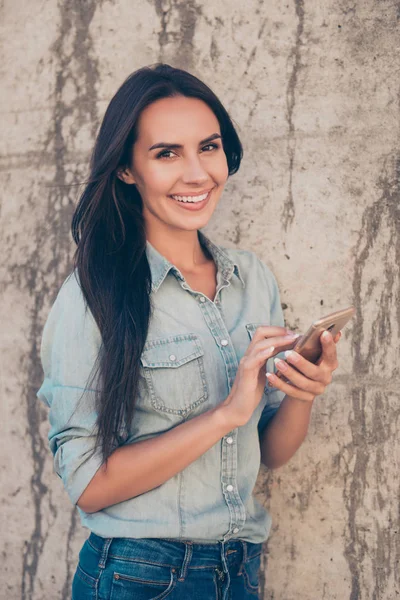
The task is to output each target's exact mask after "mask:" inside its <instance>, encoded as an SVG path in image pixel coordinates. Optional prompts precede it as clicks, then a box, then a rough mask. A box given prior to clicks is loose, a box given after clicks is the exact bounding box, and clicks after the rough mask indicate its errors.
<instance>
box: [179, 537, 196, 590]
mask: <svg viewBox="0 0 400 600" xmlns="http://www.w3.org/2000/svg"><path fill="white" fill-rule="evenodd" d="M184 544H185V556H184V559H183V563H182V567H181V570H180V573H179V576H178V581H185V578H186V576H187V571H188V568H189V564H190V561H191V560H192V554H193V545H192V544H191V542H184Z"/></svg>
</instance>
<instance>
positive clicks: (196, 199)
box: [171, 190, 211, 204]
mask: <svg viewBox="0 0 400 600" xmlns="http://www.w3.org/2000/svg"><path fill="white" fill-rule="evenodd" d="M210 193H211V190H209V191H208V192H203V193H202V194H198V195H196V196H195V195H193V194H192V195H182V196H181V195H178V194H174V195H173V196H171V198H173V199H174V200H177V201H178V202H185V203H186V202H189V203H190V204H198V203H200V202H204V200H206V198H207V197H208V196H209V195H210Z"/></svg>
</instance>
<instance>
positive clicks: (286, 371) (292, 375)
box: [274, 358, 326, 396]
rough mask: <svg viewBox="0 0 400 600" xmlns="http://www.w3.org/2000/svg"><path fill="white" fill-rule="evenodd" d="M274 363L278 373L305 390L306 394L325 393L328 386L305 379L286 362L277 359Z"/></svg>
mask: <svg viewBox="0 0 400 600" xmlns="http://www.w3.org/2000/svg"><path fill="white" fill-rule="evenodd" d="M274 362H275V365H276V368H277V369H278V371H279V372H280V373H282V374H283V375H284V376H285V377H286V378H287V379H289V380H290V382H291V383H293V385H295V386H296V387H297V388H299V389H301V390H305V391H306V392H311V393H312V394H314V395H315V396H317V395H319V394H323V393H324V391H325V387H326V385H325V384H324V383H322V382H321V381H316V380H314V379H309V378H308V377H305V376H304V375H302V374H301V373H299V372H298V371H296V369H293V367H290V366H289V365H288V364H287V363H286V362H285V361H284V360H280V359H279V358H276V359H275V361H274Z"/></svg>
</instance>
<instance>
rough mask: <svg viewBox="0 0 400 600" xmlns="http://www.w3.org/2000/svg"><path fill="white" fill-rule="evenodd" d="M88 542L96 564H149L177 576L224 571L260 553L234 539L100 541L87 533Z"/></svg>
mask: <svg viewBox="0 0 400 600" xmlns="http://www.w3.org/2000/svg"><path fill="white" fill-rule="evenodd" d="M88 542H89V544H90V545H91V546H92V547H93V548H94V549H95V550H97V552H98V553H99V556H100V563H105V561H106V560H107V558H116V559H118V560H126V561H134V562H151V563H152V564H159V565H163V566H168V567H171V568H176V569H179V571H180V573H181V576H184V575H185V572H187V570H188V569H202V568H209V567H215V568H216V567H220V566H222V568H223V570H224V571H226V570H227V569H228V568H229V567H230V566H231V565H233V564H242V563H245V562H247V561H248V560H250V559H252V558H254V557H255V556H258V555H259V554H260V553H261V550H262V544H253V543H251V542H246V541H244V540H238V539H235V540H229V541H226V542H217V543H204V544H203V543H201V544H200V543H197V542H196V543H195V542H191V541H188V540H182V541H181V540H170V539H161V538H137V539H136V538H102V537H99V536H98V535H96V534H95V533H91V534H90V536H89V539H88Z"/></svg>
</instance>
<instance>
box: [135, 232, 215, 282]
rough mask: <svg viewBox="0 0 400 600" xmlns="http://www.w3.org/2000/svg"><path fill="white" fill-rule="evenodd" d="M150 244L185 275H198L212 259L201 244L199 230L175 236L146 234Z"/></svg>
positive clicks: (175, 234) (179, 233) (159, 233)
mask: <svg viewBox="0 0 400 600" xmlns="http://www.w3.org/2000/svg"><path fill="white" fill-rule="evenodd" d="M146 237H147V240H148V241H149V242H150V244H151V245H152V246H153V247H154V248H155V249H156V250H157V252H159V253H160V254H162V256H165V258H166V259H167V260H169V262H170V263H172V264H173V265H175V267H177V268H178V269H179V270H180V271H181V272H183V273H196V272H197V271H199V270H200V269H201V268H202V267H204V266H205V265H206V264H208V263H209V261H210V258H209V257H208V256H207V254H206V251H205V250H204V249H203V247H202V246H201V244H200V241H199V237H198V233H197V230H195V231H182V232H176V233H173V234H169V235H168V234H166V233H161V232H157V235H152V234H151V232H149V231H147V232H146Z"/></svg>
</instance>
